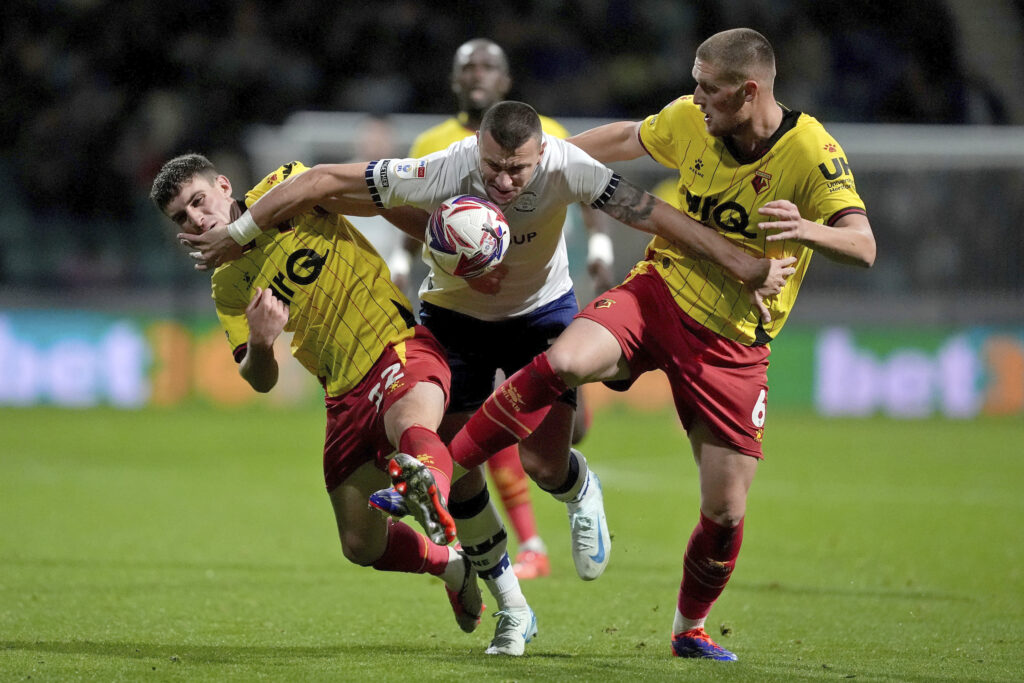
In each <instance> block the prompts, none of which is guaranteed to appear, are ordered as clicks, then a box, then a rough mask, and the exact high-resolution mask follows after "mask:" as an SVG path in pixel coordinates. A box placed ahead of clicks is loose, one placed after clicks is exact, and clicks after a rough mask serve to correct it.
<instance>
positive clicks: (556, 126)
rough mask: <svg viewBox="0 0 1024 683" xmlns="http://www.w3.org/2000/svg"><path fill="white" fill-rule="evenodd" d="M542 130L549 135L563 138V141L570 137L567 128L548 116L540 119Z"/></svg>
mask: <svg viewBox="0 0 1024 683" xmlns="http://www.w3.org/2000/svg"><path fill="white" fill-rule="evenodd" d="M540 128H541V130H543V131H544V132H545V133H547V134H548V135H552V136H554V137H556V138H561V139H562V140H564V139H566V138H567V137H569V131H567V130H566V129H565V126H563V125H562V124H560V123H559V122H558V121H555V120H554V119H552V118H548V117H547V116H541V117H540Z"/></svg>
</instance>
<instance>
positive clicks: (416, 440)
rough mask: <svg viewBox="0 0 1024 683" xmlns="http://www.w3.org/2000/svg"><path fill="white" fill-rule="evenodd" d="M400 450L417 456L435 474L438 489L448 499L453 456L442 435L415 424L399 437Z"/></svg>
mask: <svg viewBox="0 0 1024 683" xmlns="http://www.w3.org/2000/svg"><path fill="white" fill-rule="evenodd" d="M398 450H399V451H401V452H402V453H405V454H407V455H411V456H412V457H414V458H416V459H417V460H419V461H420V462H422V463H423V464H424V465H426V466H427V469H429V470H430V472H431V474H433V475H434V481H435V482H436V483H437V488H438V491H439V492H440V493H441V495H442V496H444V499H445V500H446V501H447V500H448V492H449V491H450V490H451V488H452V467H453V465H452V456H451V453H449V452H448V449H447V448H445V445H444V442H443V441H441V437H439V436H438V435H437V432H435V431H434V430H432V429H427V428H426V427H423V426H421V425H413V426H412V427H409V428H408V429H406V430H405V431H404V432H402V436H401V437H400V438H399V439H398Z"/></svg>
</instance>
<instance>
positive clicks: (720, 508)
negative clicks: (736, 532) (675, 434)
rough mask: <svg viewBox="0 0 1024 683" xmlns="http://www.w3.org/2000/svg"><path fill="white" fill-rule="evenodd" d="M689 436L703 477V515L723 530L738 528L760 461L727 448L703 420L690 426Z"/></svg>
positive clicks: (732, 448) (700, 475)
mask: <svg viewBox="0 0 1024 683" xmlns="http://www.w3.org/2000/svg"><path fill="white" fill-rule="evenodd" d="M688 436H689V438H690V445H691V446H692V448H693V457H694V460H696V462H697V469H698V472H699V477H700V500H701V512H703V513H704V514H705V515H706V516H708V517H710V518H711V519H712V520H714V521H715V522H717V523H719V524H722V525H724V526H735V525H736V524H739V521H740V520H741V519H743V516H744V515H745V514H746V509H747V493H748V492H749V491H750V486H751V484H752V483H753V481H754V475H755V474H757V465H758V462H760V461H759V460H758V459H757V458H755V457H754V456H751V455H747V454H745V453H741V452H740V451H738V450H736V448H735V447H733V446H731V445H729V444H727V443H726V442H725V441H723V440H722V439H721V438H719V437H718V436H717V435H715V433H714V432H713V431H712V430H711V429H710V428H709V427H708V426H707V424H706V423H705V422H704V421H703V420H700V419H697V420H696V421H695V422H694V423H693V424H692V425H691V426H690V429H689V431H688Z"/></svg>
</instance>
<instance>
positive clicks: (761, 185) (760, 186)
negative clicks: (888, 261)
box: [750, 171, 772, 194]
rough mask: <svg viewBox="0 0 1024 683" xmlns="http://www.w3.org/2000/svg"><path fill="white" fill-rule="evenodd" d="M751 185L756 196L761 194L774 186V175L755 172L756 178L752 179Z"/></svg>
mask: <svg viewBox="0 0 1024 683" xmlns="http://www.w3.org/2000/svg"><path fill="white" fill-rule="evenodd" d="M750 184H751V185H753V186H754V193H755V194H761V193H762V192H764V191H765V190H767V189H768V187H769V186H770V185H771V184H772V174H771V173H765V172H764V171H754V177H753V178H751V179H750Z"/></svg>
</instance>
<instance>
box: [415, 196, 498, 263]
mask: <svg viewBox="0 0 1024 683" xmlns="http://www.w3.org/2000/svg"><path fill="white" fill-rule="evenodd" d="M509 233H510V231H509V227H508V221H507V220H505V215H504V214H503V213H502V212H501V209H499V208H498V207H497V206H496V205H495V204H493V203H491V202H489V201H487V200H486V199H481V198H480V197H474V196H472V195H466V194H464V195H459V196H457V197H452V198H451V199H447V200H445V201H444V202H442V203H441V205H440V206H438V207H437V208H436V209H434V211H433V213H431V214H430V220H429V221H427V233H426V236H425V241H426V243H427V249H428V251H429V252H430V257H431V258H432V259H433V261H434V263H435V264H437V267H438V268H440V269H441V270H443V271H444V272H446V273H448V274H449V275H454V276H456V277H463V278H473V277H478V276H480V275H483V274H484V273H487V272H489V271H491V270H493V269H494V267H495V266H497V265H498V264H499V263H501V260H502V259H503V258H504V257H505V252H506V251H508V245H509V239H510V238H509Z"/></svg>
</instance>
